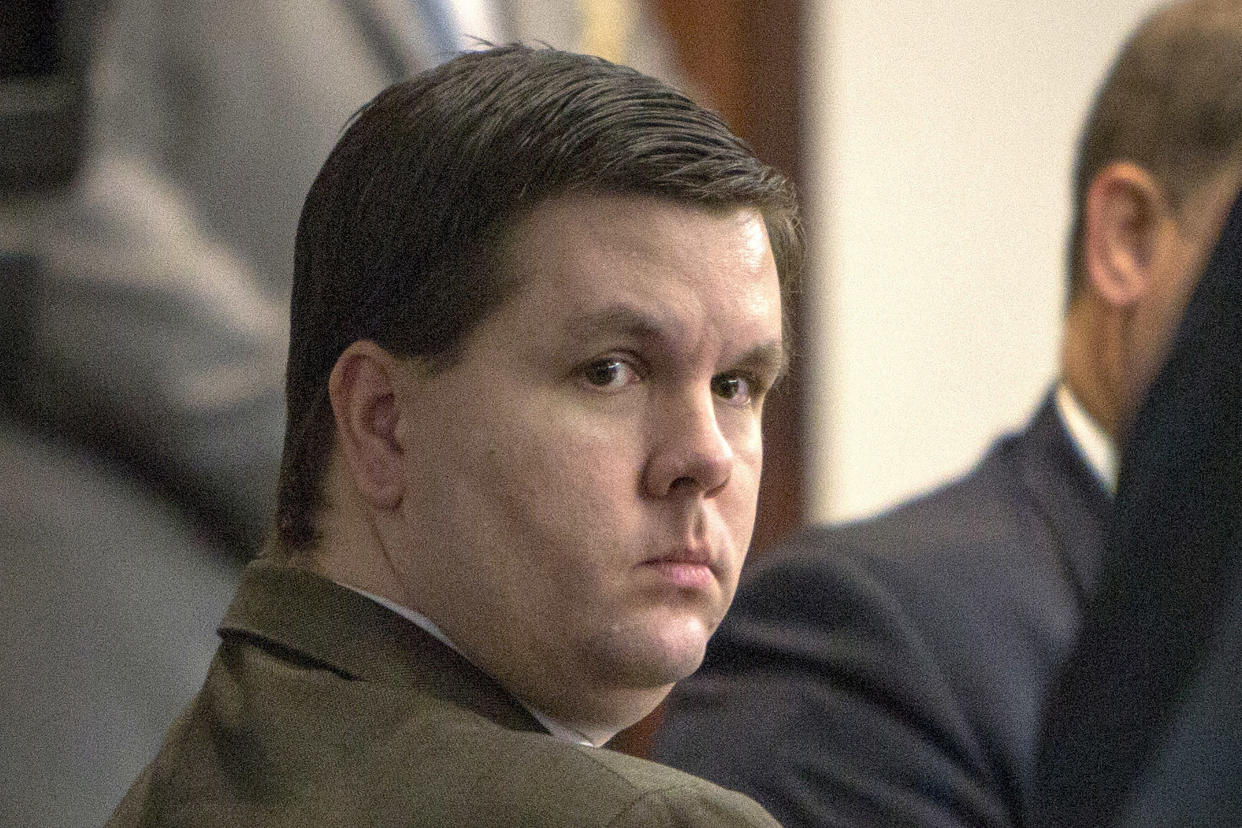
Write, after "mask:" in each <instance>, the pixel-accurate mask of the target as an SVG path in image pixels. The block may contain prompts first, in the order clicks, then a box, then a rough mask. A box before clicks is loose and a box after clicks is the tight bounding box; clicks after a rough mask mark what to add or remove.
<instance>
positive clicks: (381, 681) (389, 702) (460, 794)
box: [108, 561, 776, 828]
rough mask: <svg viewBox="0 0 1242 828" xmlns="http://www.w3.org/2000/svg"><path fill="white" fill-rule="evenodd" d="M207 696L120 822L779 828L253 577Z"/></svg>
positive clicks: (300, 577)
mask: <svg viewBox="0 0 1242 828" xmlns="http://www.w3.org/2000/svg"><path fill="white" fill-rule="evenodd" d="M220 635H221V638H222V643H221V645H220V648H219V649H218V650H217V652H216V655H215V659H214V660H213V662H212V665H211V668H210V670H209V671H208V674H207V679H206V682H205V683H204V685H203V688H202V690H200V691H199V693H198V695H197V696H196V697H195V698H194V700H193V701H192V702H191V704H190V706H189V707H188V708H187V709H186V711H185V712H184V713H183V714H182V715H181V717H180V718H179V719H178V720H177V722H176V723H175V724H174V725H173V728H172V730H171V731H170V732H169V734H168V737H167V739H166V741H165V743H164V746H163V747H162V748H161V750H160V752H159V755H158V756H157V757H156V758H155V760H154V761H153V762H152V763H151V764H150V765H148V766H147V768H146V770H144V771H143V773H142V775H141V776H140V777H139V778H138V780H137V781H136V782H135V783H134V784H133V786H132V787H131V788H130V791H129V793H128V794H127V795H126V796H125V799H124V800H123V801H122V802H121V804H120V805H119V806H118V808H117V810H116V812H115V813H114V814H113V816H112V819H111V820H110V821H109V823H108V824H109V825H110V826H210V825H229V826H232V825H248V826H249V825H259V826H285V825H288V826H295V825H296V826H305V825H342V826H343V825H350V826H355V825H383V826H390V825H432V826H436V825H520V826H528V825H529V826H551V825H558V826H571V825H572V826H593V825H599V826H603V825H616V826H622V825H634V826H640V825H641V826H651V825H685V826H712V828H719V827H720V826H742V825H747V826H759V825H763V826H773V825H775V824H776V823H775V822H774V821H773V820H772V818H771V817H770V816H768V815H767V814H766V813H765V812H764V811H763V810H762V809H761V808H760V807H759V806H758V805H757V804H755V803H754V802H753V801H752V800H750V799H747V798H746V797H744V796H742V795H741V794H737V793H733V792H731V791H726V790H724V789H722V788H719V787H716V786H715V785H712V784H711V783H708V782H705V781H703V780H700V779H698V778H696V777H693V776H689V775H687V774H684V773H681V772H679V771H675V770H672V769H671V768H666V767H663V766H661V765H657V764H654V763H652V762H646V761H643V760H640V759H635V758H633V757H630V756H625V755H623V754H620V753H616V752H613V751H610V750H607V749H604V748H591V747H586V746H582V745H574V744H569V743H566V742H562V741H558V740H556V739H554V738H552V737H551V736H550V735H548V734H547V732H546V731H545V730H544V729H543V728H542V727H541V726H540V724H539V723H538V722H537V721H536V720H535V719H534V718H533V717H532V716H531V715H530V714H529V713H528V712H527V711H526V710H525V709H524V708H523V707H522V706H521V705H520V704H518V703H517V702H516V701H515V700H514V699H513V698H512V697H511V696H509V695H508V694H507V693H506V692H505V691H504V690H503V689H501V688H500V686H499V685H497V684H496V683H495V682H494V681H493V680H492V679H491V678H490V677H488V676H487V675H486V674H484V673H482V672H481V671H479V670H478V669H477V668H475V667H473V666H472V665H471V664H469V663H468V662H466V661H465V660H464V659H463V658H461V657H460V656H459V655H457V654H456V653H455V652H453V651H452V650H451V649H450V648H448V647H445V646H444V645H443V644H441V643H440V642H438V641H436V640H435V639H434V638H433V637H431V636H430V635H428V634H427V633H425V632H424V631H423V630H421V629H419V628H418V627H417V626H416V625H414V624H412V623H410V622H409V621H407V620H406V619H404V618H402V617H401V616H399V615H397V614H396V613H393V612H391V611H389V610H388V609H385V608H384V607H382V606H380V605H379V604H376V603H375V602H373V601H371V600H370V599H368V598H366V597H364V596H362V595H359V594H357V593H355V592H353V591H351V590H348V589H345V588H343V587H341V586H338V585H337V584H334V583H332V582H331V581H328V580H325V579H323V578H320V577H318V576H316V575H313V574H311V573H309V572H306V571H303V570H298V569H292V568H288V567H283V566H279V565H276V564H272V563H269V562H264V561H259V562H256V563H252V564H251V565H250V566H249V567H248V568H247V570H246V572H245V573H244V575H243V577H242V583H241V586H240V588H239V590H238V593H237V596H236V597H235V598H234V600H233V603H232V605H231V606H230V608H229V610H228V613H227V614H226V616H225V618H224V621H223V623H222V624H221V626H220Z"/></svg>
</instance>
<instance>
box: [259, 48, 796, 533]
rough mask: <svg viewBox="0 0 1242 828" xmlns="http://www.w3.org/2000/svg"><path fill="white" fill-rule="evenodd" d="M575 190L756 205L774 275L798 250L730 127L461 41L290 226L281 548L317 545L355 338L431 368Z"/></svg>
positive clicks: (372, 125)
mask: <svg viewBox="0 0 1242 828" xmlns="http://www.w3.org/2000/svg"><path fill="white" fill-rule="evenodd" d="M573 192H581V193H602V194H636V195H650V196H655V197H659V198H665V199H671V200H674V201H677V202H681V203H688V204H692V205H696V206H701V207H702V208H703V209H706V210H722V209H731V208H736V207H751V208H755V209H756V210H758V211H759V212H760V213H761V214H762V215H763V217H764V221H765V223H766V226H767V230H768V234H769V238H770V240H771V244H772V249H773V253H774V255H775V259H776V264H777V268H778V271H779V273H780V276H781V280H782V284H783V286H784V287H785V288H786V289H787V288H788V287H789V285H790V282H791V280H792V279H793V277H794V274H796V272H797V270H798V266H799V259H800V256H801V241H800V235H799V231H798V217H797V207H796V202H795V200H794V196H793V192H792V188H791V186H790V185H789V183H788V182H787V181H786V180H785V179H784V178H783V177H782V176H781V175H780V174H779V173H777V172H776V171H775V170H773V169H771V168H770V167H768V166H766V165H765V164H763V163H762V162H760V161H759V160H758V159H757V158H755V156H754V154H753V152H752V151H751V150H750V149H749V148H748V147H747V146H746V145H745V144H744V143H743V142H742V141H741V140H740V139H738V138H737V137H736V136H734V135H733V134H732V133H731V132H729V130H728V128H727V127H726V126H725V124H724V123H723V121H721V120H720V118H719V117H718V116H717V115H715V114H714V113H712V112H709V111H707V110H704V109H703V108H701V107H699V106H698V105H696V104H695V103H694V102H693V101H691V100H690V99H688V98H687V97H685V96H684V95H682V94H680V93H678V92H676V91H674V90H673V89H670V88H669V87H667V86H665V85H664V84H663V83H661V82H660V81H657V80H655V79H653V78H650V77H647V76H645V75H642V74H640V73H638V72H636V71H634V70H632V69H629V68H627V67H623V66H618V65H615V64H611V63H609V62H607V61H604V60H601V59H598V58H593V57H587V56H583V55H577V54H572V53H567V52H560V51H556V50H553V49H531V48H527V47H524V46H506V47H499V48H493V49H489V50H486V51H480V52H471V53H465V54H462V55H460V56H458V57H457V58H455V59H454V60H451V61H449V62H448V63H445V64H443V65H441V66H439V67H437V68H435V69H433V70H430V71H428V72H425V73H422V74H420V75H418V76H416V77H414V78H412V79H410V80H408V81H405V82H403V83H399V84H396V85H395V86H392V87H390V88H389V89H387V90H385V91H384V92H382V93H381V94H380V95H379V96H378V97H376V98H375V99H374V100H373V101H372V102H371V103H369V104H367V106H365V107H364V108H363V109H362V110H361V111H360V112H359V113H358V115H357V116H355V118H354V120H353V122H352V124H351V125H350V126H349V128H348V129H347V130H346V132H345V134H344V135H343V136H342V138H341V140H340V141H339V142H338V144H337V146H336V148H335V149H334V150H333V152H332V154H331V155H330V156H329V158H328V160H327V162H326V163H325V164H324V167H323V169H322V170H321V172H320V174H319V176H318V178H317V179H316V181H315V183H314V185H313V186H312V187H311V190H310V193H309V195H308V196H307V199H306V204H305V207H304V209H303V212H302V218H301V222H300V225H299V228H298V237H297V245H296V252H295V263H294V282H293V295H292V317H291V326H290V343H289V361H288V368H287V390H286V396H287V414H288V416H287V430H286V435H285V447H284V457H283V460H282V468H281V476H280V484H279V490H278V495H277V535H278V537H277V543H275V544H274V545H273V547H274V548H272V549H269V551H271V552H275V553H277V554H280V553H285V554H294V553H297V552H303V551H307V550H309V549H310V548H311V547H313V545H314V541H315V537H316V526H315V514H316V511H317V510H318V509H319V508H320V507H321V506H322V494H321V481H322V477H323V473H324V469H325V466H326V462H327V457H328V455H329V452H330V450H331V447H332V438H333V433H334V428H333V421H332V412H331V408H330V406H329V404H328V395H327V383H328V376H329V374H330V372H331V370H332V367H333V364H334V363H335V361H336V359H337V357H338V356H339V355H340V354H341V352H342V351H343V350H344V349H345V348H346V347H347V346H348V345H349V344H350V343H352V342H354V341H358V340H373V341H375V342H377V343H378V344H379V345H381V346H383V347H384V348H386V349H388V350H390V351H392V352H394V353H398V354H402V355H405V356H411V357H416V358H418V359H420V360H422V361H424V363H425V364H426V365H428V366H429V367H431V368H433V369H434V368H435V367H436V366H443V365H450V364H452V361H453V358H454V351H455V348H456V347H457V346H458V345H459V344H460V343H461V341H462V339H463V337H464V336H465V335H466V334H467V333H468V332H469V331H470V330H471V329H472V328H473V327H474V326H475V325H477V324H478V323H479V322H480V321H482V319H483V318H485V317H486V316H487V315H488V313H490V312H491V311H492V310H494V309H495V308H496V307H497V306H498V305H499V304H500V303H501V302H502V301H503V300H504V299H505V298H506V297H507V296H508V295H509V293H510V291H511V290H512V289H513V287H514V285H513V284H512V280H511V279H510V278H507V275H506V268H505V267H504V253H505V246H506V239H507V236H508V234H509V233H510V232H511V231H512V230H513V228H514V227H515V225H516V223H517V222H518V221H520V220H521V219H522V218H523V217H524V216H525V215H527V214H528V213H529V212H530V211H531V210H532V209H533V208H535V207H536V206H538V205H539V204H540V203H542V202H545V201H547V200H549V199H551V198H554V197H557V196H560V195H565V194H568V193H573Z"/></svg>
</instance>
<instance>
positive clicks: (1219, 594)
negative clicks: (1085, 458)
mask: <svg viewBox="0 0 1242 828" xmlns="http://www.w3.org/2000/svg"><path fill="white" fill-rule="evenodd" d="M1240 354H1242V199H1238V200H1237V201H1235V203H1234V206H1233V209H1232V211H1231V212H1230V214H1229V218H1228V220H1227V222H1226V224H1225V229H1224V231H1223V233H1222V235H1221V239H1220V241H1219V243H1218V244H1217V247H1216V249H1215V251H1214V253H1213V255H1212V258H1211V260H1210V263H1209V265H1208V267H1207V269H1206V271H1205V273H1204V276H1203V278H1202V280H1201V281H1200V283H1199V285H1198V286H1197V288H1196V290H1195V292H1194V294H1193V295H1192V298H1191V300H1190V304H1189V306H1188V307H1187V310H1186V313H1185V316H1184V318H1183V321H1182V324H1181V327H1180V329H1179V331H1178V334H1177V336H1176V339H1175V341H1174V345H1173V349H1172V351H1171V353H1170V356H1169V358H1168V360H1167V362H1166V364H1165V365H1164V367H1163V369H1162V370H1161V372H1160V373H1159V374H1158V375H1157V377H1156V379H1155V381H1154V383H1153V384H1152V387H1151V389H1150V391H1149V393H1148V396H1147V398H1146V401H1145V403H1144V405H1143V406H1142V408H1141V409H1140V411H1139V413H1138V415H1137V417H1136V420H1135V424H1134V429H1133V432H1132V435H1131V439H1130V441H1129V443H1128V445H1127V449H1126V452H1125V455H1124V457H1123V462H1122V471H1121V478H1120V484H1119V489H1118V497H1117V508H1116V513H1115V517H1114V521H1113V524H1112V529H1111V535H1110V539H1109V543H1108V546H1107V551H1106V556H1105V559H1104V563H1103V569H1102V572H1101V575H1100V580H1099V583H1098V585H1097V591H1096V592H1095V593H1094V598H1093V600H1092V601H1091V603H1090V605H1089V607H1088V609H1087V612H1086V616H1085V620H1084V625H1083V630H1082V634H1081V637H1080V639H1079V642H1078V644H1077V647H1076V650H1075V652H1074V654H1073V655H1072V657H1071V658H1070V659H1069V661H1068V662H1067V663H1066V664H1065V665H1064V667H1063V669H1062V672H1061V675H1060V678H1059V681H1058V684H1057V685H1055V687H1054V691H1053V693H1052V694H1051V695H1050V697H1049V702H1048V708H1047V716H1046V721H1045V725H1044V731H1043V735H1042V744H1041V748H1040V751H1039V758H1038V763H1037V768H1036V794H1037V796H1036V802H1037V811H1036V813H1037V819H1036V820H1035V821H1034V822H1033V823H1032V824H1036V825H1057V826H1078V825H1081V826H1099V825H1112V824H1122V825H1209V824H1210V825H1225V824H1239V823H1240V822H1242V766H1240V765H1239V757H1240V756H1242V711H1240V709H1239V706H1238V699H1239V698H1240V697H1242V672H1240V671H1239V670H1238V667H1237V655H1236V654H1237V652H1238V648H1239V646H1240V645H1242V594H1240V593H1239V576H1240V574H1242V462H1240V461H1239V458H1242V358H1240V356H1239V355H1240Z"/></svg>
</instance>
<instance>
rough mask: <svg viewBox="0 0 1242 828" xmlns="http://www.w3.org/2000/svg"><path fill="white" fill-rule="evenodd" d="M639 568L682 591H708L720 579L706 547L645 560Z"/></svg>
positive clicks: (692, 548)
mask: <svg viewBox="0 0 1242 828" xmlns="http://www.w3.org/2000/svg"><path fill="white" fill-rule="evenodd" d="M639 567H640V568H642V569H644V570H647V571H650V572H652V573H654V574H655V575H656V576H657V577H658V578H660V579H661V580H662V581H665V582H667V583H669V584H671V585H673V586H676V587H678V588H681V589H693V590H702V589H708V588H710V587H711V586H712V585H713V584H715V583H716V582H717V579H718V577H719V573H718V572H717V571H716V569H717V567H716V564H715V562H714V560H713V556H712V554H711V550H709V549H707V548H706V547H686V548H681V549H676V550H673V551H671V552H669V553H668V554H665V555H660V556H658V557H655V558H650V559H648V560H645V561H643V562H642V563H641V564H639Z"/></svg>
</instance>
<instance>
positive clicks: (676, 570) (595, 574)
mask: <svg viewBox="0 0 1242 828" xmlns="http://www.w3.org/2000/svg"><path fill="white" fill-rule="evenodd" d="M507 253H508V256H507V261H508V262H509V264H508V266H509V267H511V268H512V269H513V271H514V272H515V274H516V276H517V277H518V279H519V284H520V287H519V288H518V289H517V291H516V292H515V294H514V295H513V296H512V297H511V298H509V299H508V300H507V301H506V302H505V303H504V304H502V305H501V306H500V307H499V308H498V309H497V310H496V311H494V312H493V313H492V314H491V315H490V316H489V317H487V318H486V319H485V320H484V321H483V322H482V323H481V324H479V325H478V327H477V328H476V329H474V330H473V331H472V332H471V333H470V334H469V335H468V337H467V338H466V340H465V341H464V347H463V352H462V355H461V359H460V361H459V362H457V363H455V364H453V365H452V366H451V367H449V368H448V369H446V370H444V371H442V372H440V373H438V374H431V375H425V374H423V373H421V372H419V371H418V370H417V369H415V368H413V367H411V371H410V376H411V379H410V381H409V382H408V383H407V384H404V385H403V386H402V390H401V391H400V392H399V397H400V402H399V404H400V405H401V406H402V407H403V408H404V410H405V411H406V413H407V414H408V415H409V422H410V423H411V426H410V427H411V429H412V430H413V434H412V435H410V439H411V445H414V446H416V451H414V452H412V453H411V455H410V458H411V459H410V461H409V463H408V492H409V493H408V494H407V495H406V497H405V499H404V501H403V503H402V505H401V514H402V519H403V522H404V524H405V525H406V526H407V527H408V528H409V530H410V538H411V543H410V547H411V548H409V549H407V550H403V552H404V553H405V554H407V555H408V556H409V561H410V565H409V567H408V569H406V567H405V566H404V565H401V564H399V566H398V569H401V570H405V571H406V572H407V573H408V575H407V577H406V578H405V580H406V583H405V584H404V587H405V589H406V591H407V595H408V596H409V597H408V600H410V601H411V603H412V605H413V606H414V607H415V608H416V609H419V610H421V611H423V612H424V613H426V614H428V615H429V616H430V617H431V618H433V619H434V620H435V621H436V622H437V623H439V624H440V626H441V627H442V628H443V629H444V631H445V632H446V634H447V635H448V636H449V637H450V638H451V639H452V640H453V641H454V643H455V644H457V645H458V646H459V647H460V648H461V649H462V650H463V652H464V653H465V654H466V655H467V656H468V657H470V658H471V659H472V660H474V661H475V662H476V664H478V665H479V666H480V667H482V668H483V669H485V670H486V671H488V672H489V673H491V674H492V675H493V676H495V677H496V678H498V679H499V680H500V681H501V682H502V684H504V685H505V686H506V687H507V688H508V689H509V690H510V691H511V692H513V693H515V694H516V695H517V696H518V697H519V698H522V699H523V700H524V701H527V702H528V703H530V704H532V705H533V706H535V707H536V708H539V709H542V710H543V711H544V712H546V713H548V714H550V715H553V716H554V717H555V716H558V715H567V712H568V715H569V716H570V717H571V718H573V717H577V718H580V719H584V720H587V719H591V718H593V717H598V718H606V717H607V715H608V714H607V712H606V711H605V710H604V708H601V709H600V710H599V711H592V710H591V709H590V708H591V705H592V701H591V699H592V695H591V694H592V693H594V692H596V691H603V692H605V693H606V692H608V691H610V690H614V689H616V688H626V689H638V688H659V687H664V688H665V691H666V690H667V688H666V687H665V686H666V685H670V684H671V683H672V682H674V681H676V680H677V679H680V678H683V677H685V676H686V675H688V674H689V673H691V672H693V671H694V670H695V669H696V668H697V666H698V664H699V662H700V661H701V659H702V657H703V651H704V646H705V644H706V642H707V639H708V637H709V636H710V635H711V633H712V632H713V630H714V629H715V628H716V625H717V624H718V623H719V621H720V620H721V617H722V616H723V615H724V612H725V610H726V609H727V607H728V606H729V603H730V601H731V600H732V598H733V592H734V588H735V586H736V584H737V578H738V571H739V568H740V567H741V564H742V560H743V558H744V556H745V552H746V548H747V546H748V544H749V542H750V535H751V530H752V526H753V522H754V515H755V501H756V496H757V492H758V487H759V473H760V466H761V459H762V443H761V437H760V414H761V409H762V405H763V399H764V394H765V392H766V390H767V389H768V387H769V386H770V385H771V384H772V382H773V381H774V380H775V378H776V376H777V374H778V372H779V370H780V369H781V367H782V361H783V357H784V354H783V350H782V338H781V333H782V331H781V300H780V291H779V286H778V281H777V274H776V268H775V265H774V262H773V258H772V253H771V249H770V246H769V242H768V238H767V233H766V231H765V228H764V224H763V221H762V218H761V217H760V216H759V215H758V214H757V213H755V212H753V211H749V210H739V211H734V212H726V213H708V212H704V211H700V210H696V209H692V208H688V207H685V206H681V205H677V204H674V203H671V202H664V201H659V200H655V199H651V198H642V197H617V196H608V197H605V196H575V197H565V198H561V199H557V200H553V201H551V202H549V203H547V204H545V205H542V206H540V207H539V208H537V209H536V210H535V211H534V212H533V213H532V214H531V215H530V216H529V217H528V218H527V219H526V220H525V221H524V222H522V223H521V224H520V225H519V227H518V232H517V233H516V234H515V236H514V241H513V242H512V243H511V245H510V248H509V250H508V251H507ZM583 705H585V706H586V707H587V709H586V710H585V711H584V710H583V709H582V708H583ZM604 707H605V708H606V705H604Z"/></svg>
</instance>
